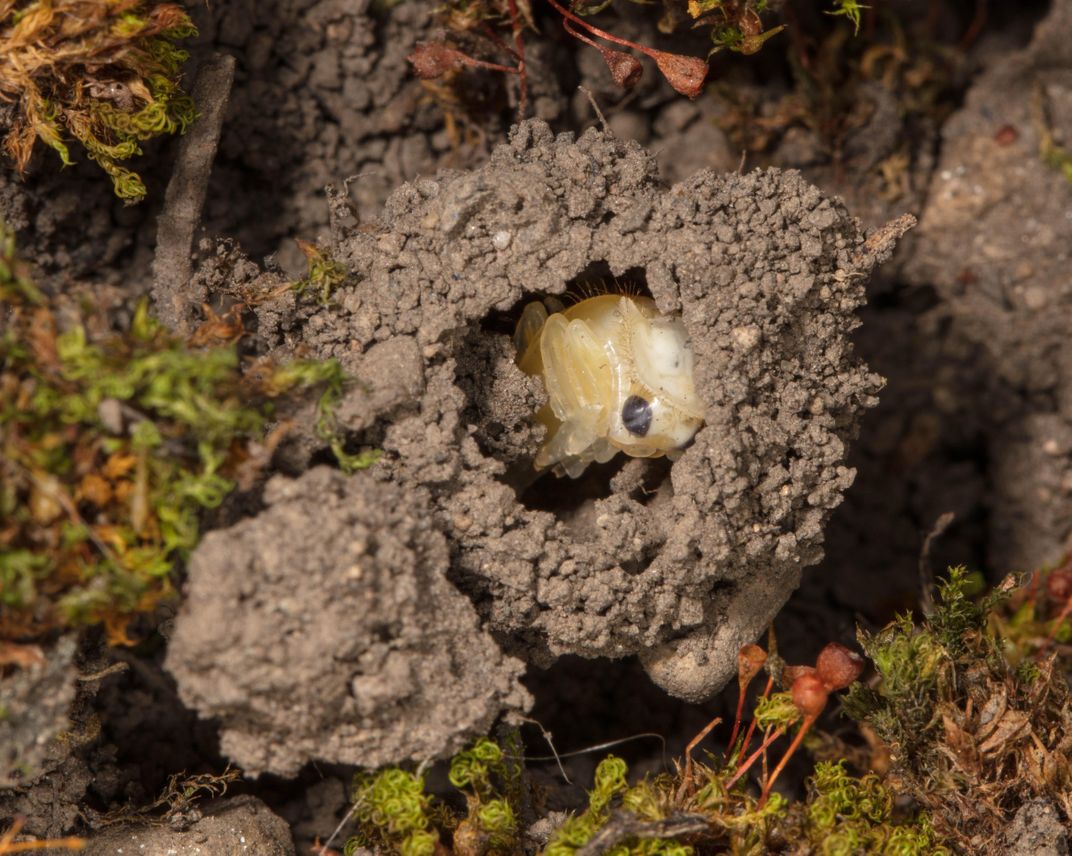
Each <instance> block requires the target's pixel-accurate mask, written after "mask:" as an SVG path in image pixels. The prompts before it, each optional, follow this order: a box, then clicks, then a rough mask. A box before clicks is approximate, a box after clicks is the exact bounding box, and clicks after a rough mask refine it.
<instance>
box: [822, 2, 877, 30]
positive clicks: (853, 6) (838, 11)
mask: <svg viewBox="0 0 1072 856" xmlns="http://www.w3.org/2000/svg"><path fill="white" fill-rule="evenodd" d="M866 8H868V7H867V6H863V5H861V4H860V3H859V0H834V9H833V10H832V11H830V12H827V13H826V14H828V15H841V16H843V17H845V18H848V19H849V21H851V22H852V31H853V34H854V35H859V33H860V13H861V12H862V11H863V10H864V9H866Z"/></svg>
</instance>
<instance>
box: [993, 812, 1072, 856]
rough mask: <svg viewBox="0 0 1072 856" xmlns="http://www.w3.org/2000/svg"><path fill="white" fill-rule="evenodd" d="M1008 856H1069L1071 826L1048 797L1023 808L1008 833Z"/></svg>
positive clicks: (1010, 825)
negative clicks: (1067, 826) (1066, 825)
mask: <svg viewBox="0 0 1072 856" xmlns="http://www.w3.org/2000/svg"><path fill="white" fill-rule="evenodd" d="M1005 844H1006V846H1007V847H1008V849H1007V850H1006V851H1005V853H1006V854H1007V856H1068V829H1066V828H1065V824H1064V823H1062V822H1061V815H1060V812H1058V811H1057V809H1056V808H1055V807H1054V805H1053V803H1051V802H1049V801H1048V800H1042V799H1039V800H1032V801H1031V802H1029V803H1026V804H1024V805H1022V806H1021V807H1020V810H1019V811H1017V812H1016V816H1015V817H1014V818H1013V819H1012V823H1010V824H1009V828H1008V829H1007V830H1006V832H1005Z"/></svg>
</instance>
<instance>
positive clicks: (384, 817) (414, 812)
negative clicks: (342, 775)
mask: <svg viewBox="0 0 1072 856" xmlns="http://www.w3.org/2000/svg"><path fill="white" fill-rule="evenodd" d="M353 798H354V807H355V812H354V813H355V816H356V817H357V820H358V823H359V824H360V825H361V829H362V835H359V836H357V837H355V838H351V839H350V841H349V842H347V845H346V853H348V854H349V853H353V852H354V851H355V850H356V849H357V848H358V847H361V846H367V845H375V846H377V847H381V848H384V849H385V850H386V851H387V852H391V853H399V854H401V856H432V854H433V853H434V852H435V844H436V840H437V836H436V835H435V833H433V832H430V831H429V829H428V827H429V825H430V824H429V818H428V809H429V807H430V803H431V797H430V796H429V795H428V794H426V793H425V791H424V779H423V777H421V776H418V775H416V774H414V773H407V772H405V771H404V770H400V769H398V768H397V767H391V768H388V769H386V770H383V771H382V772H380V773H377V774H376V775H373V776H363V777H359V779H358V780H357V782H356V783H355V786H354V795H353Z"/></svg>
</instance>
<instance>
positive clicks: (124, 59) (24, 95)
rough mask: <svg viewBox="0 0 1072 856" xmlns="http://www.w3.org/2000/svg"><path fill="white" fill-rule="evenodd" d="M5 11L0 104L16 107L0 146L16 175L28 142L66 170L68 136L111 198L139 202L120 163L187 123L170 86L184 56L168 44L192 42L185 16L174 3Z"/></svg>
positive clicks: (93, 3)
mask: <svg viewBox="0 0 1072 856" xmlns="http://www.w3.org/2000/svg"><path fill="white" fill-rule="evenodd" d="M8 5H9V6H10V8H8V9H7V10H6V11H5V12H3V13H0V98H4V100H8V101H13V102H17V103H18V104H19V105H20V110H19V111H18V112H17V113H16V115H15V119H14V122H13V123H12V126H11V129H10V131H9V133H8V135H7V137H6V139H5V141H4V142H5V149H6V150H7V153H8V154H9V155H10V156H11V157H12V159H13V160H14V161H15V164H16V166H17V168H18V169H20V170H24V169H25V168H26V165H27V164H28V162H29V158H30V155H31V153H32V150H33V147H34V144H35V141H37V140H40V141H41V142H42V143H44V144H45V145H47V146H49V147H50V148H52V149H53V150H54V151H55V152H56V153H57V154H58V155H59V158H60V161H61V163H62V164H63V165H65V166H67V165H70V164H71V163H73V160H72V158H71V154H70V148H69V146H68V142H67V141H68V140H69V139H74V140H76V141H77V142H78V143H80V144H81V146H82V147H83V148H84V149H85V151H86V154H87V155H88V156H89V157H90V159H91V160H93V161H95V162H96V163H97V164H99V165H100V167H101V168H102V169H103V170H104V171H105V172H106V173H107V174H108V175H109V176H110V177H111V179H112V184H113V187H114V189H115V192H116V194H117V195H118V196H119V197H120V198H122V199H124V200H126V201H128V202H136V201H138V200H139V199H141V198H143V197H144V196H145V194H146V189H145V185H144V183H143V182H142V180H141V178H140V177H139V176H138V175H137V173H135V172H134V171H133V170H131V169H129V168H128V167H127V166H125V165H124V164H123V163H122V162H123V161H127V160H130V159H131V158H134V157H136V156H137V155H140V154H141V151H142V150H141V146H140V145H139V144H140V143H143V142H145V141H146V140H150V139H153V138H155V137H160V136H165V135H169V134H181V133H183V132H185V130H186V129H187V128H188V127H189V125H190V123H191V122H192V121H193V120H194V118H195V109H194V105H193V102H192V101H191V100H190V98H189V97H188V96H187V95H186V94H184V93H183V92H182V90H181V88H180V85H179V81H180V78H181V68H182V64H183V62H185V61H186V59H187V58H188V54H187V52H186V51H184V50H182V49H181V48H179V47H178V46H177V42H180V41H182V40H184V39H187V38H190V37H191V36H193V35H196V29H195V28H194V26H193V24H192V23H191V21H190V18H189V17H188V16H187V15H186V13H185V12H184V11H183V10H182V8H181V7H180V6H178V5H175V4H171V3H157V2H144V0H142V1H141V2H137V0H136V2H132V3H122V4H115V3H112V4H107V3H101V2H99V0H49V2H47V3H45V2H44V0H15V2H14V3H11V4H8ZM42 44H47V45H48V46H49V49H48V50H47V51H42V50H40V49H39V48H38V46H39V45H42Z"/></svg>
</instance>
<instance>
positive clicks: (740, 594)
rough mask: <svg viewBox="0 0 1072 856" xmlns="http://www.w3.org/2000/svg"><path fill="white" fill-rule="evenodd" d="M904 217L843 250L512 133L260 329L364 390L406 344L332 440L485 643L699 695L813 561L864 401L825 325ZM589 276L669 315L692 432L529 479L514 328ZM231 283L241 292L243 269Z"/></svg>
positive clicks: (771, 213) (534, 397)
mask: <svg viewBox="0 0 1072 856" xmlns="http://www.w3.org/2000/svg"><path fill="white" fill-rule="evenodd" d="M910 225H911V218H906V219H904V220H902V221H897V222H895V223H893V224H891V225H890V227H888V228H886V229H884V230H880V231H879V232H877V233H876V234H875V235H873V236H872V237H871V238H870V239H868V240H865V239H864V235H862V234H861V231H860V228H859V226H858V224H857V223H856V221H854V220H853V219H852V218H851V217H850V216H849V215H848V214H847V212H846V211H845V210H844V208H843V207H842V206H841V205H840V204H838V203H837V202H835V201H832V200H830V199H828V198H826V197H824V196H823V195H822V194H821V193H820V192H819V191H818V190H817V189H815V188H814V187H811V186H810V185H808V184H807V183H806V182H804V181H803V180H802V179H801V178H800V177H799V176H798V175H796V174H795V173H783V172H779V171H776V170H771V171H767V172H755V173H752V174H750V175H745V176H741V175H736V174H731V175H724V176H718V175H715V174H713V173H712V172H710V171H706V172H702V173H700V174H698V175H697V176H695V177H694V178H693V179H691V180H689V181H686V182H683V183H681V184H678V185H676V186H675V187H673V188H671V189H669V190H667V189H666V188H664V187H663V186H662V185H661V184H660V182H659V177H658V174H657V169H656V166H655V162H654V160H653V158H652V156H651V155H649V154H648V153H647V152H646V151H645V150H644V149H642V148H641V147H640V146H639V145H638V144H636V143H627V142H623V141H620V140H617V139H615V138H613V137H611V136H609V135H606V134H603V133H599V132H596V131H589V132H587V133H585V134H584V135H583V136H582V137H581V138H580V139H579V140H576V141H575V140H574V139H573V137H572V136H571V135H567V134H564V135H560V136H559V137H557V138H556V137H554V136H553V135H552V134H551V132H550V130H549V129H548V127H547V126H546V125H545V124H543V123H542V122H539V121H529V122H525V123H523V124H522V125H520V126H519V127H518V128H517V129H515V131H514V133H513V134H512V136H511V140H510V143H509V144H508V145H505V146H501V147H500V148H498V149H497V150H496V152H495V153H494V155H493V156H492V158H491V160H490V162H489V163H488V164H487V165H486V166H485V167H484V168H482V169H480V170H477V171H474V172H468V173H442V174H440V176H439V177H438V178H437V179H436V180H434V181H433V180H421V181H418V182H416V183H414V184H407V185H403V186H402V187H401V188H400V189H399V190H398V191H396V192H395V193H394V194H393V195H392V196H391V197H390V199H389V200H388V203H387V206H386V212H385V217H384V220H383V222H382V223H381V224H376V225H364V226H361V227H359V228H357V229H354V230H350V232H349V234H348V235H346V236H343V237H342V238H341V240H340V241H339V242H338V245H337V246H336V247H335V248H334V250H333V252H334V254H335V255H336V257H337V258H338V259H339V260H340V261H342V262H343V263H344V264H345V265H346V266H347V267H348V268H349V270H350V272H351V275H352V276H351V279H350V280H349V281H348V283H347V284H346V285H345V286H343V287H341V288H340V289H339V290H338V291H337V292H336V293H335V295H334V298H333V301H332V303H331V304H330V305H329V306H326V307H319V308H309V307H308V305H303V306H296V305H295V302H294V299H293V296H292V295H288V296H286V297H283V298H280V299H278V300H269V301H268V302H265V303H262V304H261V306H260V307H259V309H258V313H259V317H260V321H261V326H260V329H259V334H260V335H261V337H262V340H263V345H264V346H265V347H267V348H269V349H273V350H277V351H278V350H291V349H295V348H297V349H299V350H301V351H302V352H310V351H311V352H313V353H315V354H316V355H318V356H321V357H326V356H335V357H338V358H339V359H340V360H342V361H343V362H344V364H345V365H347V366H348V367H350V368H353V369H355V370H356V371H357V374H358V377H359V378H360V379H361V380H362V381H363V382H364V383H365V384H366V385H368V386H370V387H372V388H377V387H379V386H381V385H385V384H386V385H390V384H391V383H392V381H391V380H390V379H389V378H387V379H385V378H384V377H382V376H372V377H370V376H368V375H363V374H361V368H362V365H361V362H362V361H361V359H360V357H361V355H362V353H363V352H365V351H367V350H368V349H370V348H371V347H372V346H373V345H375V344H377V343H380V342H398V341H402V342H406V343H408V345H407V346H406V350H408V351H410V352H414V351H415V352H417V353H419V354H420V355H421V359H422V360H423V374H424V384H423V387H422V391H421V392H420V393H419V399H418V400H416V401H415V404H414V406H413V407H410V408H408V409H405V410H403V411H401V412H398V411H396V412H395V413H394V416H393V418H392V419H391V420H389V421H388V424H386V425H381V426H380V429H379V430H378V431H377V432H376V433H375V434H374V435H370V434H369V433H368V431H367V428H368V418H367V416H368V413H367V411H366V412H363V411H362V408H361V407H360V406H357V407H351V413H353V414H355V416H356V417H358V418H357V421H356V422H355V423H354V424H353V426H352V427H354V428H355V429H360V430H363V431H365V432H366V433H365V434H364V435H363V436H364V437H365V439H369V438H370V436H372V437H374V442H376V443H378V444H379V445H381V446H382V448H383V449H384V450H385V452H386V456H385V460H384V461H383V462H382V463H380V464H378V465H377V467H376V469H375V471H374V472H375V473H376V474H377V477H378V478H381V479H385V480H392V481H394V482H396V483H397V484H399V485H401V486H403V487H404V489H405V491H406V496H407V497H411V496H413V497H415V496H425V495H427V496H428V497H429V501H430V508H431V519H432V521H434V525H435V526H436V527H437V528H439V529H440V530H441V531H443V532H444V533H445V534H446V536H447V539H448V541H449V543H450V547H451V566H450V574H451V578H452V580H454V582H455V583H456V584H457V585H458V586H459V587H460V588H461V589H462V590H463V591H465V592H466V593H467V594H468V595H469V596H470V598H471V599H472V601H473V602H474V603H475V604H476V606H477V609H478V610H479V612H480V614H481V616H482V618H483V619H484V620H485V622H487V625H488V626H489V628H490V629H491V630H492V631H493V632H495V633H496V634H497V635H498V636H499V637H500V638H502V639H503V640H505V641H506V643H507V644H508V646H509V648H510V650H511V651H513V652H516V653H518V654H519V655H521V656H523V657H525V658H526V659H528V660H530V661H534V662H542V663H546V662H549V661H551V660H552V659H554V658H555V657H556V656H559V655H561V654H565V653H577V654H581V655H584V656H588V657H596V656H611V657H622V656H627V655H630V654H635V653H638V652H643V654H644V657H645V662H646V664H647V666H648V668H649V671H650V672H651V673H652V675H653V677H655V679H656V680H657V681H658V682H659V683H661V684H662V685H663V686H664V687H666V688H667V689H669V690H670V691H671V692H673V693H675V694H678V695H681V696H684V697H689V698H699V697H704V696H707V695H709V694H710V693H712V692H714V691H716V690H717V689H718V688H720V687H721V686H722V685H723V684H724V683H725V681H726V680H727V679H728V678H729V676H730V675H731V674H732V673H733V670H734V668H735V665H734V664H735V658H736V652H737V650H738V648H739V646H740V644H742V643H743V642H744V641H748V640H751V639H753V638H754V637H755V636H756V635H757V634H758V633H759V632H760V631H761V629H762V628H763V627H764V626H765V625H766V624H767V622H769V620H770V619H771V618H772V616H773V615H774V614H775V613H776V612H777V611H778V609H779V608H780V607H781V605H782V604H783V603H784V602H785V600H786V599H787V598H788V597H789V594H790V593H791V592H792V591H793V589H794V588H795V587H796V586H797V584H798V582H799V579H800V570H801V568H802V567H804V566H806V565H809V564H812V563H814V562H816V561H818V560H819V558H820V557H821V556H822V533H823V525H824V522H825V520H826V517H827V515H828V514H829V512H830V510H831V509H832V508H834V507H835V506H836V505H837V504H838V503H839V502H840V501H841V496H842V493H843V491H844V490H845V488H846V487H848V485H849V484H850V483H851V482H852V478H853V472H852V471H851V470H850V469H848V468H847V467H845V466H844V460H845V452H846V447H845V444H846V441H847V440H849V439H850V437H851V436H852V435H853V433H854V431H855V428H856V420H857V416H858V414H859V412H860V410H861V409H862V408H864V407H868V406H871V405H872V404H873V403H874V401H875V397H874V396H875V393H876V392H877V390H878V389H879V387H880V384H881V380H880V379H879V378H878V377H877V376H875V375H873V374H871V373H869V372H868V371H867V368H866V367H865V366H864V365H862V364H861V363H860V361H859V360H857V359H855V358H854V356H853V353H852V348H851V345H850V344H849V341H848V338H847V337H848V333H849V332H850V331H851V330H852V329H853V327H854V326H856V323H857V322H856V320H855V315H854V312H855V310H856V309H857V307H858V306H859V305H860V304H861V302H862V301H863V283H864V281H865V280H866V278H867V276H868V274H869V272H870V271H871V269H872V267H873V266H874V265H875V264H876V262H878V261H880V260H881V259H882V258H884V257H885V256H886V255H888V254H889V252H890V251H891V249H892V246H893V243H894V241H895V240H896V238H897V237H899V236H900V234H902V233H903V232H904V231H905V230H906V229H907V228H908V227H909V226H910ZM238 267H240V266H236V263H235V262H234V261H233V260H224V261H222V262H221V261H219V260H218V261H217V262H216V263H215V264H213V265H210V266H209V267H207V268H206V271H205V273H204V276H203V278H207V280H208V281H210V282H211V283H212V285H211V286H210V287H212V288H214V289H215V288H218V282H219V280H220V276H221V271H227V270H236V269H238ZM599 272H604V273H607V274H610V275H612V276H615V277H623V276H624V277H627V278H628V279H630V280H631V281H633V282H634V283H640V284H642V285H646V287H647V288H648V289H649V290H650V292H651V294H652V296H653V297H654V298H655V300H656V302H657V304H658V305H659V307H660V308H661V309H662V311H664V312H681V313H682V315H683V318H684V323H685V325H686V327H687V328H688V330H689V332H690V334H691V337H692V340H693V343H694V348H695V352H696V360H697V374H698V377H697V382H698V388H699V390H700V392H701V395H702V397H703V398H704V399H705V401H706V403H707V405H708V410H707V425H706V427H705V428H704V429H702V430H701V432H700V433H699V435H698V436H697V438H696V442H695V443H694V445H693V446H692V447H691V448H689V449H688V451H687V452H686V453H685V455H684V457H682V458H681V460H679V461H678V462H677V463H675V464H674V465H673V466H672V468H671V467H669V466H667V465H666V464H665V462H661V463H660V462H655V463H651V464H646V463H644V462H640V461H635V462H631V463H629V464H628V465H626V466H624V467H622V469H621V471H620V472H617V473H613V474H612V473H611V472H608V471H606V470H602V471H600V470H598V469H596V468H593V470H592V472H591V473H590V474H589V475H588V477H587V478H582V479H581V480H580V481H579V482H570V481H557V482H556V481H555V480H554V479H553V477H551V476H545V477H543V478H542V479H540V480H538V481H537V482H536V484H534V485H530V484H529V482H531V481H532V479H531V464H530V461H531V457H532V455H533V453H534V451H535V444H536V442H537V441H538V438H537V437H536V436H535V435H534V433H533V432H532V431H531V430H530V429H529V428H528V427H527V418H528V416H529V414H530V413H531V412H532V411H533V410H534V408H535V407H536V405H537V404H538V403H539V400H540V390H539V388H538V386H539V385H538V384H533V383H531V382H530V381H529V379H526V378H525V377H524V376H523V375H521V374H520V372H519V371H518V370H517V369H516V368H515V367H514V364H513V359H512V353H511V351H510V347H509V344H508V343H509V324H510V321H511V318H516V314H514V315H511V313H516V311H517V309H518V308H519V305H520V303H521V302H522V300H523V299H524V298H526V297H531V296H533V295H547V294H562V293H564V292H565V291H566V290H567V289H568V288H569V287H570V286H571V283H574V282H575V281H576V280H577V279H578V278H582V279H583V278H585V277H586V276H587V275H589V274H592V273H599ZM238 278H239V279H243V278H244V279H245V280H246V282H245V283H244V292H243V293H244V294H246V295H247V296H248V294H249V289H250V282H253V281H255V280H256V278H255V277H253V276H252V275H251V274H247V275H244V277H238ZM240 285H241V284H240ZM259 286H260V287H262V288H267V287H270V284H266V283H263V282H260V283H259ZM381 347H382V346H381ZM396 382H397V381H396ZM355 394H357V395H358V397H359V399H360V400H361V401H364V400H365V397H366V396H367V392H365V391H361V392H360V393H355ZM610 469H611V470H613V469H614V467H610ZM425 491H426V492H427V494H425ZM407 501H410V500H408V499H407ZM325 512H326V510H325V509H324V508H320V509H318V512H317V513H318V519H320V520H322V521H324V520H325ZM331 525H334V524H331ZM259 550H260V552H261V553H262V554H264V553H266V552H267V550H266V549H265V548H264V547H263V546H262V547H259ZM199 563H200V561H195V566H196V565H197V564H199ZM174 661H175V662H176V663H178V662H179V661H180V658H179V657H178V656H177V655H176V656H175V658H174ZM181 682H182V679H181V678H180V683H181Z"/></svg>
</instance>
